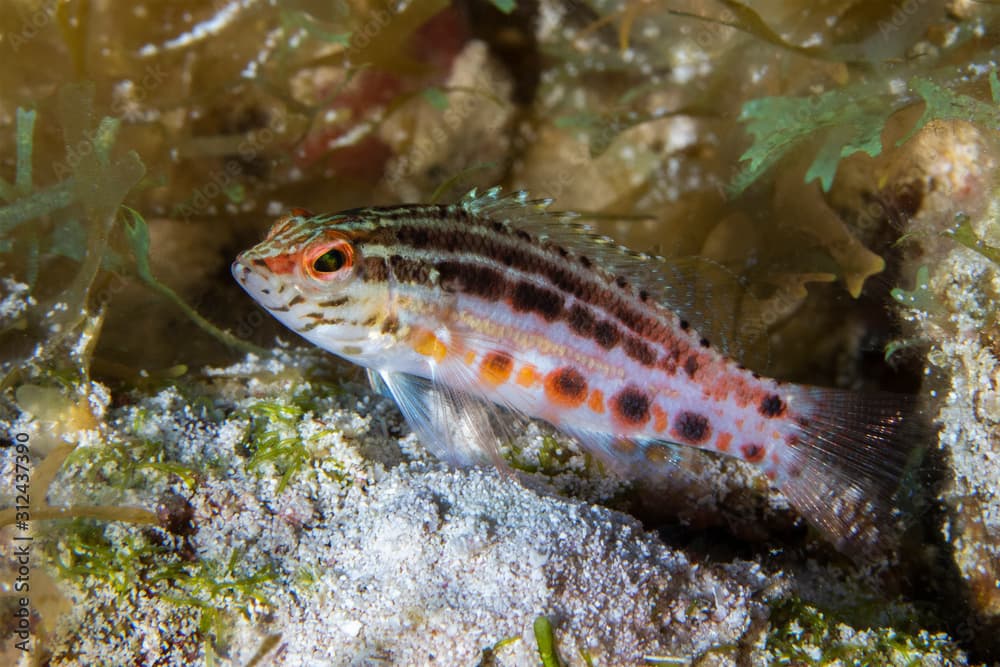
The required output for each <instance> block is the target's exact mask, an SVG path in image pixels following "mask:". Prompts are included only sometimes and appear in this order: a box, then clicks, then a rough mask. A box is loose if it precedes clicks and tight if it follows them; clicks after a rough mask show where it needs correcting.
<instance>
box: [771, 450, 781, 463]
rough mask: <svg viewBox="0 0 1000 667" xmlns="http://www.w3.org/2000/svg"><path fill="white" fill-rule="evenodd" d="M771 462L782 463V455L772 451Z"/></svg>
mask: <svg viewBox="0 0 1000 667" xmlns="http://www.w3.org/2000/svg"><path fill="white" fill-rule="evenodd" d="M771 463H773V464H774V465H780V464H781V457H780V456H778V452H771Z"/></svg>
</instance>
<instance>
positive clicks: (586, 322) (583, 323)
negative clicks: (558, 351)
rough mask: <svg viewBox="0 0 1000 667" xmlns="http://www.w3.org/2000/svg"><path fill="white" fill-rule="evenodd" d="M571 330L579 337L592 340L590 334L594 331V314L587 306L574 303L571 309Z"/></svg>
mask: <svg viewBox="0 0 1000 667" xmlns="http://www.w3.org/2000/svg"><path fill="white" fill-rule="evenodd" d="M569 328H570V329H572V330H573V333H575V334H577V335H579V336H583V337H584V338H590V334H591V333H593V331H594V316H593V314H592V313H591V312H590V310H589V309H588V308H586V307H585V306H582V305H580V304H579V303H574V304H573V306H572V307H571V308H570V309H569Z"/></svg>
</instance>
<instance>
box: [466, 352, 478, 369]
mask: <svg viewBox="0 0 1000 667" xmlns="http://www.w3.org/2000/svg"><path fill="white" fill-rule="evenodd" d="M475 360H476V353H475V352H473V351H472V350H469V351H468V352H466V353H465V365H466V366H471V365H472V362H473V361H475Z"/></svg>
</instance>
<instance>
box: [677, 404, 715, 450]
mask: <svg viewBox="0 0 1000 667" xmlns="http://www.w3.org/2000/svg"><path fill="white" fill-rule="evenodd" d="M711 434H712V427H711V425H710V424H709V423H708V417H706V416H705V415H702V414H698V413H697V412H690V411H687V410H685V411H684V412H681V413H680V414H678V415H677V417H676V418H675V419H674V435H675V436H676V437H678V438H680V439H681V440H683V441H684V442H687V443H691V444H693V445H698V444H701V443H703V442H705V441H706V440H708V437H709V436H710V435H711Z"/></svg>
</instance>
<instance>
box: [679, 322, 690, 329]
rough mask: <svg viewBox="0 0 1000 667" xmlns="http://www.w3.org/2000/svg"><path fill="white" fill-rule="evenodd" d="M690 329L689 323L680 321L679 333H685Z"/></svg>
mask: <svg viewBox="0 0 1000 667" xmlns="http://www.w3.org/2000/svg"><path fill="white" fill-rule="evenodd" d="M690 328H691V323H690V322H688V321H687V320H681V331H687V330H688V329H690Z"/></svg>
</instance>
